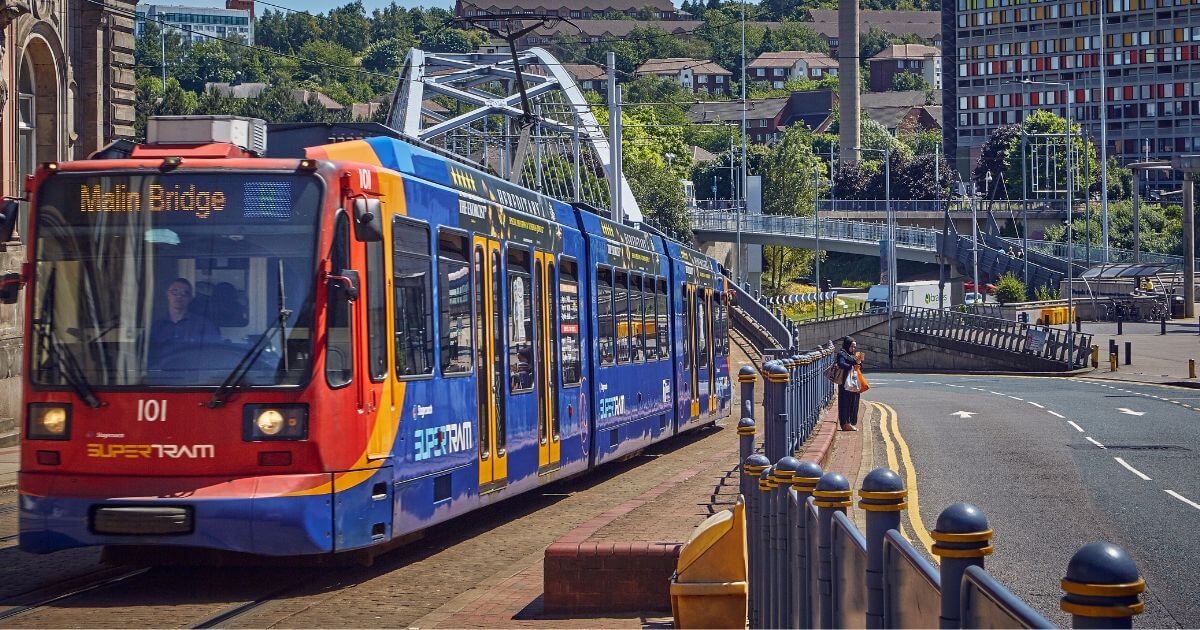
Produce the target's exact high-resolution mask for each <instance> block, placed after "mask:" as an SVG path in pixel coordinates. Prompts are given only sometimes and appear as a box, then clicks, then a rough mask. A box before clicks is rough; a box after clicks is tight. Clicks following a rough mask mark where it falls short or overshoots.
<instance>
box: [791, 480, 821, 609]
mask: <svg viewBox="0 0 1200 630" xmlns="http://www.w3.org/2000/svg"><path fill="white" fill-rule="evenodd" d="M820 480H821V467H820V466H818V465H817V464H816V463H815V462H800V465H799V466H797V467H796V472H795V474H794V475H793V476H792V487H791V492H789V498H790V499H791V510H792V528H791V533H790V535H791V541H792V547H791V552H790V553H789V554H788V562H789V563H790V564H791V576H792V581H791V587H792V588H791V590H790V591H788V597H789V598H790V599H791V600H792V602H793V604H792V616H791V618H790V619H787V620H785V621H786V622H787V623H786V624H785V626H786V627H788V628H811V627H813V625H814V624H813V614H812V601H811V600H810V598H809V595H810V594H811V593H812V587H811V580H812V579H813V577H814V574H813V572H812V566H811V565H810V564H809V560H810V558H809V557H808V549H809V537H810V536H813V535H815V534H816V532H810V531H808V511H807V510H808V498H809V497H811V496H812V493H813V490H815V489H816V487H817V482H819V481H820Z"/></svg>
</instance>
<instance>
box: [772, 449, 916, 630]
mask: <svg viewBox="0 0 1200 630" xmlns="http://www.w3.org/2000/svg"><path fill="white" fill-rule="evenodd" d="M858 496H860V497H862V498H861V500H859V502H858V507H860V508H862V509H863V510H865V511H866V513H867V579H866V584H867V627H868V628H890V627H892V626H894V625H895V624H893V623H891V621H890V620H888V618H887V607H886V606H885V605H884V575H883V573H884V571H883V539H884V535H885V534H886V533H887V531H888V530H889V529H899V528H900V511H901V510H903V509H904V508H905V507H906V506H907V505H908V502H907V501H906V500H905V498H906V497H907V496H908V490H907V489H905V488H904V481H903V480H902V479H900V475H897V474H896V473H895V472H893V471H891V470H889V469H887V468H876V469H875V470H872V471H871V472H869V473H867V476H866V477H865V478H864V479H863V483H862V489H861V490H859V491H858ZM793 627H796V626H793Z"/></svg>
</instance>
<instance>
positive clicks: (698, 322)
mask: <svg viewBox="0 0 1200 630" xmlns="http://www.w3.org/2000/svg"><path fill="white" fill-rule="evenodd" d="M709 294H710V292H709V291H708V289H701V288H697V289H695V290H694V291H693V293H692V295H693V302H695V308H694V309H693V312H694V313H695V316H694V321H695V324H694V326H693V329H694V333H695V335H696V336H695V339H696V343H695V346H694V347H695V348H696V352H695V353H694V354H695V356H696V359H695V361H696V376H695V381H696V384H697V385H698V386H699V387H697V389H696V394H695V396H694V398H695V399H696V402H695V404H694V407H693V408H694V409H695V410H696V412H695V413H694V414H692V415H694V416H698V415H700V409H707V408H708V398H709V394H710V393H711V392H712V382H711V381H710V380H709V379H710V378H711V375H712V369H711V366H712V332H711V331H710V330H709V317H708V312H709V310H708V308H709Z"/></svg>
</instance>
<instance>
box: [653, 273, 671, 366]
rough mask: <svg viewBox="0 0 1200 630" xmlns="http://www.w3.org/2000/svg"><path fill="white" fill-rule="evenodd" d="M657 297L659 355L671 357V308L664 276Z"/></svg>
mask: <svg viewBox="0 0 1200 630" xmlns="http://www.w3.org/2000/svg"><path fill="white" fill-rule="evenodd" d="M655 297H656V298H658V299H657V301H658V308H657V315H658V323H657V325H656V326H655V332H657V333H658V357H659V358H660V359H669V358H671V336H670V325H669V324H670V322H669V321H668V319H669V318H670V309H669V308H668V307H667V281H666V279H664V278H659V279H658V289H657V290H656V291H655Z"/></svg>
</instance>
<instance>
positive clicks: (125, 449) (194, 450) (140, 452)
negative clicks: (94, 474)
mask: <svg viewBox="0 0 1200 630" xmlns="http://www.w3.org/2000/svg"><path fill="white" fill-rule="evenodd" d="M216 451H217V450H216V447H214V446H213V445H212V444H191V445H188V444H88V445H87V456H88V457H99V458H101V459H149V458H151V457H157V458H159V459H163V458H167V459H212V458H214V457H216V456H217V454H216Z"/></svg>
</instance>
